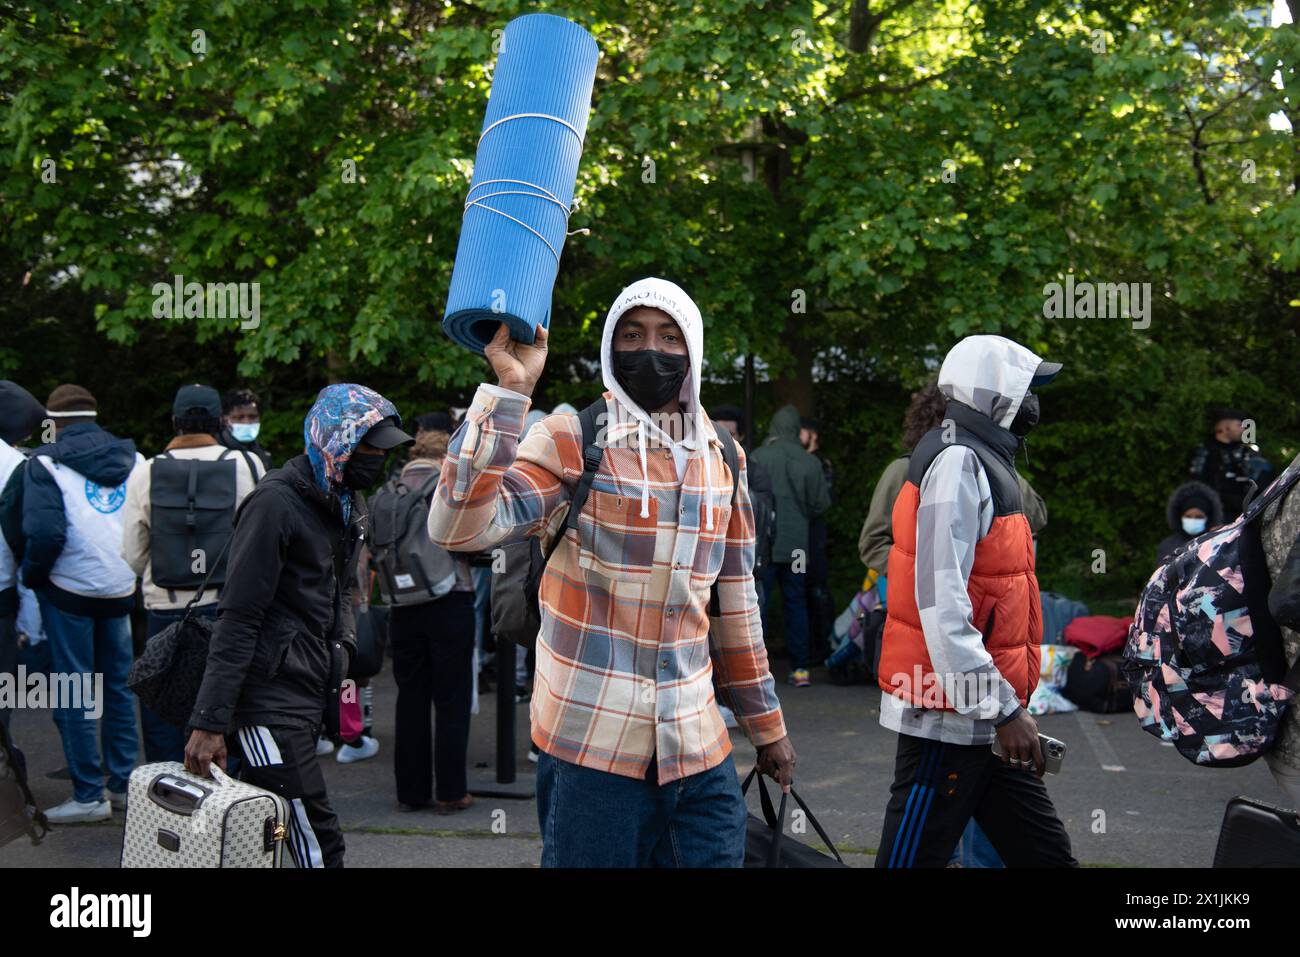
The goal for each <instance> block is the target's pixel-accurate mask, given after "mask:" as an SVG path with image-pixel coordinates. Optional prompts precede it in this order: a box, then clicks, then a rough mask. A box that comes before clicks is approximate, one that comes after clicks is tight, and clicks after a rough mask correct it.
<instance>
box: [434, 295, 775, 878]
mask: <svg viewBox="0 0 1300 957" xmlns="http://www.w3.org/2000/svg"><path fill="white" fill-rule="evenodd" d="M546 339H547V335H546V331H545V330H544V329H541V328H539V329H538V330H537V339H536V341H535V342H534V343H533V344H532V345H528V344H525V343H521V342H515V341H513V340H511V339H510V338H509V333H508V330H507V329H506V327H505V326H504V325H503V326H502V327H501V328H500V329H499V330H498V332H497V335H496V337H495V338H494V339H493V340H492V342H491V344H490V345H488V347H487V350H486V354H487V357H488V360H489V361H490V362H491V364H492V368H493V370H494V371H495V372H496V375H497V380H498V384H497V385H495V386H493V385H488V384H484V385H481V386H480V387H479V389H478V392H477V394H476V395H475V397H474V402H473V405H472V406H471V408H470V410H469V412H468V413H467V415H466V420H465V422H464V424H463V425H462V426H461V428H460V429H459V430H458V431H457V432H456V434H455V436H454V437H453V438H452V441H451V445H450V447H449V449H448V452H447V459H446V463H445V464H444V466H443V472H442V480H441V482H440V483H439V485H438V490H437V493H436V495H435V497H434V501H433V506H432V508H431V509H430V512H429V534H430V536H431V537H432V538H433V540H434V541H435V542H437V543H438V544H440V545H442V546H443V547H445V548H448V549H451V550H455V551H482V550H487V549H492V548H494V547H495V546H497V545H499V544H502V543H504V542H508V541H514V540H519V539H523V538H526V537H528V536H530V535H537V536H540V537H541V538H542V539H543V542H544V543H549V542H550V541H551V540H552V539H553V538H554V536H555V535H557V534H559V535H563V536H564V538H563V541H561V543H560V545H559V547H558V548H557V549H556V551H555V553H554V555H553V556H552V558H551V560H550V562H549V563H548V565H547V567H546V571H545V574H544V575H543V577H542V583H541V591H540V608H541V629H540V633H539V635H538V638H537V672H536V679H535V685H534V690H533V697H532V703H531V712H532V738H533V741H534V742H535V743H536V744H537V746H538V747H539V748H540V749H541V751H542V755H541V759H540V761H539V762H538V769H537V797H538V801H537V804H538V816H539V818H540V822H541V831H542V840H543V849H542V865H543V866H552V867H645V866H655V867H738V866H740V865H741V863H742V861H743V858H744V843H745V822H746V811H745V804H744V799H743V798H742V796H741V793H740V788H739V786H738V784H737V779H736V772H735V769H734V768H733V766H732V763H731V762H730V761H729V760H727V759H728V756H729V754H730V752H731V741H730V738H729V737H728V735H727V730H726V727H725V725H724V723H723V720H722V717H721V716H720V715H719V713H718V707H717V703H716V702H715V700H714V680H713V678H714V675H715V673H716V675H717V688H718V692H719V693H720V694H721V695H722V697H723V698H724V700H725V701H726V703H727V704H728V705H729V706H730V707H731V708H732V710H733V711H734V712H735V714H736V717H737V719H738V720H739V723H740V726H741V729H742V730H743V731H744V732H745V734H746V735H747V736H748V737H749V739H750V740H751V741H752V742H753V743H754V745H755V746H756V747H757V748H758V764H759V767H760V768H761V769H762V771H763V772H764V773H766V774H769V775H771V776H772V777H773V778H775V779H777V780H778V781H779V782H780V783H781V785H782V786H783V787H785V788H788V787H789V785H790V782H791V779H792V777H793V770H794V764H795V753H794V749H793V747H792V746H791V744H790V741H789V738H788V737H787V735H786V729H785V723H784V721H783V719H782V716H781V707H780V702H778V700H777V697H776V690H775V683H774V682H773V679H772V676H771V674H770V672H769V670H768V663H767V653H766V651H765V649H764V645H763V635H762V628H761V625H760V622H759V613H758V600H757V595H756V593H755V590H754V581H753V565H754V523H753V516H752V510H751V506H750V500H749V490H748V483H747V479H746V474H745V459H744V453H743V450H739V449H737V455H738V471H739V477H738V481H736V482H735V483H734V500H733V477H732V475H731V470H730V469H729V468H728V467H727V465H726V462H725V458H724V454H723V442H722V440H721V439H719V438H718V436H717V433H716V431H715V430H714V427H713V424H712V422H710V420H709V418H708V416H707V415H705V414H704V410H703V409H702V407H701V406H700V400H699V388H700V368H701V364H702V357H703V351H704V350H703V324H702V321H701V318H700V312H699V309H698V307H696V305H695V303H694V302H692V301H691V299H690V297H689V296H687V295H686V293H685V292H684V291H683V290H682V289H680V288H679V287H678V286H676V285H674V284H673V283H671V282H667V281H665V280H662V279H642V280H639V281H638V282H635V283H633V284H632V285H631V286H629V287H628V288H627V289H625V290H623V292H622V293H621V294H620V295H619V297H618V298H617V299H616V300H615V302H614V305H613V307H612V308H611V309H610V311H609V314H608V316H607V317H606V319H605V329H604V335H603V337H602V341H601V367H602V370H603V379H604V385H605V388H606V390H607V391H606V392H605V395H604V399H605V403H606V411H605V413H604V414H603V415H602V417H601V418H600V419H599V424H600V426H601V429H600V432H599V435H598V437H597V443H598V444H599V445H601V446H602V447H603V448H601V449H600V450H599V458H600V464H599V466H598V467H597V468H596V470H595V473H594V478H593V479H592V481H591V486H590V492H589V494H588V495H587V499H586V502H585V504H584V505H583V507H582V511H581V517H580V518H579V520H578V522H577V527H576V528H574V529H569V530H566V528H565V520H566V518H567V513H568V507H569V503H570V501H571V500H572V496H573V494H574V491H575V489H576V488H577V487H578V483H579V481H580V479H581V477H582V475H583V470H584V455H583V452H584V449H583V439H582V430H581V425H580V421H579V417H578V416H577V415H574V414H553V415H550V416H547V417H546V418H545V419H543V420H542V421H541V422H539V423H537V424H536V425H535V426H534V427H533V428H532V429H531V430H530V431H529V433H528V435H527V437H526V438H525V439H524V440H523V441H520V434H521V432H522V430H523V422H524V416H525V414H526V413H527V411H528V406H529V404H530V397H531V395H532V392H533V388H534V386H535V385H536V383H537V380H538V378H539V377H540V376H541V373H542V369H543V366H544V365H545V362H546ZM714 591H716V593H717V606H716V609H715V611H720V614H715V619H714V622H713V627H712V629H710V617H709V606H710V599H711V595H712V594H713V592H714Z"/></svg>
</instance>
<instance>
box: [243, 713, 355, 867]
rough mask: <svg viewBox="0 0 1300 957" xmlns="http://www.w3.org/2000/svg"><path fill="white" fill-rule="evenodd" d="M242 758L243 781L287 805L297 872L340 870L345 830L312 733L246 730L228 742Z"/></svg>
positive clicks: (261, 728) (282, 729)
mask: <svg viewBox="0 0 1300 957" xmlns="http://www.w3.org/2000/svg"><path fill="white" fill-rule="evenodd" d="M226 746H227V748H228V749H229V750H230V751H231V752H232V753H238V755H239V757H240V769H239V778H240V780H242V781H247V782H248V783H249V784H253V785H256V786H257V787H259V788H266V790H268V791H273V792H274V793H276V794H279V795H280V796H281V797H282V798H284V799H285V800H286V801H287V802H288V803H289V827H288V829H287V830H288V836H287V838H286V840H287V842H288V845H289V848H288V849H289V852H290V853H291V854H292V855H293V859H294V863H296V864H297V865H298V866H299V867H342V866H343V830H342V829H341V828H340V827H339V819H338V817H337V815H335V813H334V810H333V808H331V807H330V802H329V797H328V796H327V795H326V794H325V775H324V772H322V771H321V767H320V759H319V758H317V757H316V735H315V734H313V733H312V732H311V730H310V729H309V728H297V727H286V726H270V727H268V726H267V725H247V726H245V727H242V728H240V729H238V730H237V731H236V732H235V733H234V734H232V735H229V736H228V737H227V739H226Z"/></svg>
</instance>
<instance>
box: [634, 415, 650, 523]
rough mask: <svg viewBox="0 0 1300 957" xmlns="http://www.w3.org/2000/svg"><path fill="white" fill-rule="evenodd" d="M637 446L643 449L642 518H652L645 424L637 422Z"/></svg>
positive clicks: (638, 420)
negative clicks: (646, 459)
mask: <svg viewBox="0 0 1300 957" xmlns="http://www.w3.org/2000/svg"><path fill="white" fill-rule="evenodd" d="M636 444H637V445H638V446H640V447H641V517H642V518H649V517H650V468H649V466H647V465H646V461H645V423H644V422H642V421H641V420H640V419H637V422H636Z"/></svg>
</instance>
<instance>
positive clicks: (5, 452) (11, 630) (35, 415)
mask: <svg viewBox="0 0 1300 957" xmlns="http://www.w3.org/2000/svg"><path fill="white" fill-rule="evenodd" d="M44 418H45V406H43V405H42V404H41V403H40V402H39V401H38V400H37V399H36V397H35V396H33V395H32V394H31V393H30V392H28V391H27V390H26V389H24V388H23V387H22V386H20V385H18V383H16V382H10V381H9V380H8V379H4V380H0V490H3V492H2V493H0V513H8V514H7V515H2V514H0V678H2V677H3V676H6V675H8V676H10V680H13V676H14V675H15V674H16V673H17V668H18V603H19V599H18V562H20V561H22V511H21V504H20V503H21V501H22V485H23V466H24V465H25V463H26V461H27V457H26V456H25V455H24V454H23V452H21V451H20V450H19V449H17V448H15V446H17V445H18V444H20V443H21V442H23V441H24V440H25V439H26V438H27V437H28V436H29V435H31V434H32V433H33V432H35V431H36V430H37V429H38V428H39V427H40V424H41V420H42V419H44ZM11 487H12V488H13V493H12V495H10V496H8V499H7V498H6V493H9V490H10V488H11ZM8 500H12V501H13V502H14V505H13V506H10V507H9V508H6V505H7V501H8ZM8 714H9V709H8V708H7V707H3V706H0V721H3V722H5V723H8Z"/></svg>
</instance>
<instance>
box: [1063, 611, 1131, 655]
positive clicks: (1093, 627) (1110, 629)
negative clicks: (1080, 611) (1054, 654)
mask: <svg viewBox="0 0 1300 957" xmlns="http://www.w3.org/2000/svg"><path fill="white" fill-rule="evenodd" d="M1132 624H1133V619H1132V617H1129V618H1118V617H1116V616H1115V615H1085V616H1083V617H1082V618H1075V619H1074V620H1073V621H1071V622H1070V623H1069V624H1068V625H1066V626H1065V632H1064V637H1065V643H1066V644H1067V645H1074V647H1076V648H1078V649H1079V650H1080V651H1082V652H1083V653H1084V654H1085V655H1087V656H1088V657H1089V658H1096V657H1097V656H1098V655H1108V654H1110V653H1111V652H1114V651H1119V649H1120V648H1121V647H1123V645H1124V642H1125V640H1126V639H1127V638H1128V630H1129V626H1130V625H1132Z"/></svg>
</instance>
